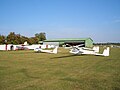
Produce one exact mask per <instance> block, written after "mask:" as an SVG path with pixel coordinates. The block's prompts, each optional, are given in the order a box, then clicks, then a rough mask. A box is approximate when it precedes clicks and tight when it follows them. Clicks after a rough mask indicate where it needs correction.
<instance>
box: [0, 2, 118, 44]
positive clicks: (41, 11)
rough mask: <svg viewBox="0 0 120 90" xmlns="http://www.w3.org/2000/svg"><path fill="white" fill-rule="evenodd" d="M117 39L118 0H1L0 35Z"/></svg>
mask: <svg viewBox="0 0 120 90" xmlns="http://www.w3.org/2000/svg"><path fill="white" fill-rule="evenodd" d="M9 32H15V33H16V34H21V35H24V36H28V37H33V36H34V34H35V33H40V32H45V33H46V36H47V39H55V38H86V37H91V38H92V39H93V40H94V42H120V0H0V34H2V35H8V34H9Z"/></svg>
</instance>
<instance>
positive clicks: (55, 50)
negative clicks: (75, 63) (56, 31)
mask: <svg viewBox="0 0 120 90" xmlns="http://www.w3.org/2000/svg"><path fill="white" fill-rule="evenodd" d="M57 49H58V46H56V47H55V48H54V50H53V53H54V54H57V51H58V50H57Z"/></svg>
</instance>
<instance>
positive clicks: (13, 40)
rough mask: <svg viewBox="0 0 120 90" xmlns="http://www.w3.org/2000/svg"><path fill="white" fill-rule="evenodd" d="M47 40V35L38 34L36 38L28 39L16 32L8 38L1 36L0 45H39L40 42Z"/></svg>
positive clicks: (11, 33)
mask: <svg viewBox="0 0 120 90" xmlns="http://www.w3.org/2000/svg"><path fill="white" fill-rule="evenodd" d="M43 40H46V33H44V32H41V33H36V34H35V36H34V37H26V36H23V35H20V34H15V32H10V33H9V34H8V35H7V36H5V35H0V44H16V45H17V44H23V43H24V42H25V41H27V42H28V43H29V44H38V43H39V42H40V41H43Z"/></svg>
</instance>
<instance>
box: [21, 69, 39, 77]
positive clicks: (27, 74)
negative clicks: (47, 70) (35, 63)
mask: <svg viewBox="0 0 120 90" xmlns="http://www.w3.org/2000/svg"><path fill="white" fill-rule="evenodd" d="M20 72H21V73H23V74H24V75H25V76H26V77H28V78H34V79H37V78H39V77H35V76H31V75H30V74H29V73H28V72H27V69H24V68H23V69H21V70H20Z"/></svg>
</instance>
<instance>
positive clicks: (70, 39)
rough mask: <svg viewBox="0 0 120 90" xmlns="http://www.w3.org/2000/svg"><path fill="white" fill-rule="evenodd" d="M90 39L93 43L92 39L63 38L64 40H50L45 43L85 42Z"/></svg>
mask: <svg viewBox="0 0 120 90" xmlns="http://www.w3.org/2000/svg"><path fill="white" fill-rule="evenodd" d="M88 39H90V40H91V41H93V40H92V39H91V38H62V39H49V40H44V42H57V41H58V42H62V41H63V42H64V41H85V40H88Z"/></svg>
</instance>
